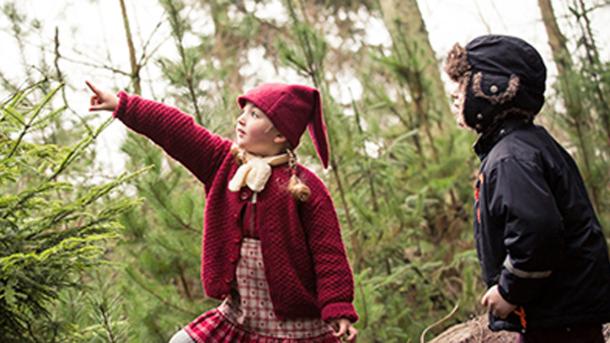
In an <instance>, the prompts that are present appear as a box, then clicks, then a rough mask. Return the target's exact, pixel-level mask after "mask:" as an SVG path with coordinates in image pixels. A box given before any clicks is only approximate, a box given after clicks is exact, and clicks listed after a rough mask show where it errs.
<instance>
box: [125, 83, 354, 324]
mask: <svg viewBox="0 0 610 343" xmlns="http://www.w3.org/2000/svg"><path fill="white" fill-rule="evenodd" d="M113 115H114V116H115V117H116V118H118V119H120V120H121V121H122V122H123V123H124V124H125V125H127V126H128V127H129V128H130V129H132V130H133V131H135V132H138V133H140V134H143V135H145V136H147V137H148V138H150V139H151V140H153V141H154V142H155V143H157V144H158V145H160V146H161V147H162V148H163V149H164V150H165V151H166V152H167V153H168V154H169V155H170V156H172V157H173V158H175V159H176V160H178V161H179V162H180V163H182V164H183V165H184V166H186V167H187V168H188V169H189V170H190V171H191V172H192V173H193V174H194V175H195V176H196V177H197V178H198V179H199V180H200V181H201V182H203V184H204V185H205V190H206V204H207V205H206V207H205V213H204V214H205V220H204V230H203V242H202V245H203V247H202V252H203V253H202V262H201V280H202V283H203V287H204V290H205V292H206V294H207V295H208V296H210V297H213V298H216V299H223V298H224V297H226V296H227V294H229V291H230V288H231V283H232V282H233V279H234V277H235V269H236V266H237V261H238V260H239V252H240V246H241V239H242V237H241V230H240V217H239V215H240V213H241V209H242V207H243V206H245V204H246V202H247V201H248V199H249V198H250V196H251V191H250V190H249V189H247V188H244V189H242V190H241V192H231V191H229V190H228V183H229V180H230V179H231V177H232V176H233V175H234V174H235V171H236V170H237V167H238V165H237V163H236V161H235V158H234V157H233V155H232V154H231V152H230V148H231V144H232V142H231V141H230V140H227V139H224V138H222V137H220V136H218V135H215V134H212V133H211V132H209V131H208V130H206V129H205V128H204V127H201V126H199V125H197V124H196V123H195V122H194V120H193V118H192V117H191V116H189V115H186V114H184V113H182V112H181V111H180V110H178V109H176V108H173V107H169V106H166V105H164V104H161V103H158V102H155V101H151V100H146V99H143V98H140V97H138V96H131V95H128V94H126V93H125V92H119V104H118V106H117V108H116V110H115V112H114V113H113ZM298 175H299V178H300V179H301V180H302V181H303V182H305V184H307V186H309V188H310V189H311V196H310V198H309V200H308V201H306V202H298V201H296V200H294V199H293V198H292V195H291V194H290V192H289V191H288V189H287V186H288V181H289V178H290V176H291V173H290V169H289V167H288V166H287V165H282V166H277V167H274V168H273V169H272V174H271V177H270V179H269V181H268V182H267V185H266V186H265V189H264V190H263V191H261V192H260V193H259V194H258V196H257V213H259V215H257V216H256V225H257V228H258V230H259V234H260V241H261V248H262V253H263V262H264V265H265V274H266V277H267V281H268V283H269V292H270V296H271V300H272V302H273V308H274V310H275V313H276V315H277V316H278V317H279V318H303V317H321V318H322V319H323V320H327V321H328V320H331V319H336V318H347V319H349V320H351V321H352V322H355V321H357V320H358V315H357V314H356V311H355V309H354V306H353V304H352V301H353V297H354V281H353V275H352V271H351V268H350V266H349V263H348V261H347V256H346V254H345V249H344V246H343V242H342V240H341V233H340V227H339V222H338V219H337V214H336V212H335V208H334V205H333V202H332V199H331V197H330V194H329V192H328V189H327V188H326V186H325V185H324V183H323V182H322V181H321V180H320V179H319V178H318V177H317V176H316V175H315V174H314V173H313V172H311V171H310V170H308V169H307V168H305V167H303V166H302V165H298Z"/></svg>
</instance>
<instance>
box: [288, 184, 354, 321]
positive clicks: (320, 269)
mask: <svg viewBox="0 0 610 343" xmlns="http://www.w3.org/2000/svg"><path fill="white" fill-rule="evenodd" d="M303 174H304V173H302V174H301V175H300V176H304V177H302V180H303V181H304V182H305V183H306V184H307V186H309V188H310V189H311V196H310V198H309V200H307V201H306V202H303V203H301V204H300V206H301V219H302V222H303V226H304V230H305V232H306V236H307V240H308V244H309V248H310V249H311V253H312V257H313V262H314V267H315V272H316V283H317V284H316V287H317V293H318V301H319V303H320V306H321V310H322V319H323V320H325V321H333V320H337V319H341V318H343V319H347V320H349V321H350V322H352V323H354V322H356V321H357V320H358V315H357V313H356V310H355V308H354V305H353V304H352V301H353V300H354V278H353V275H352V270H351V268H350V266H349V262H348V261H347V255H346V253H345V248H344V246H343V241H342V239H341V232H340V226H339V221H338V218H337V213H336V212H335V207H334V205H333V202H332V198H331V196H330V194H329V192H328V189H327V188H326V186H325V185H324V184H323V183H322V181H321V180H320V179H318V178H317V177H316V176H314V175H313V174H311V175H303ZM307 174H309V173H307ZM354 330H355V329H354Z"/></svg>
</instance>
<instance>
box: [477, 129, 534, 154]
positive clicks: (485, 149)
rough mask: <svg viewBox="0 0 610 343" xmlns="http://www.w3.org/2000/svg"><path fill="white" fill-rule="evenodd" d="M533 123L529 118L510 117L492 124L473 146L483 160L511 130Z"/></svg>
mask: <svg viewBox="0 0 610 343" xmlns="http://www.w3.org/2000/svg"><path fill="white" fill-rule="evenodd" d="M528 125H532V122H531V121H529V120H523V119H508V120H505V121H503V122H501V123H499V124H498V125H495V126H492V127H491V128H490V129H489V130H487V131H485V132H483V133H481V134H480V135H479V138H477V141H476V142H475V143H474V145H473V148H474V151H475V153H476V154H477V156H479V159H480V160H481V161H483V160H484V159H485V157H487V154H489V152H490V151H491V149H492V148H493V147H494V146H495V145H496V144H497V143H498V142H499V141H500V140H502V138H504V137H506V136H507V135H508V134H510V133H511V132H513V131H515V130H518V129H520V128H523V127H525V126H528Z"/></svg>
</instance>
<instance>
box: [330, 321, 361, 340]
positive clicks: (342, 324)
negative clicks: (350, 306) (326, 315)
mask: <svg viewBox="0 0 610 343" xmlns="http://www.w3.org/2000/svg"><path fill="white" fill-rule="evenodd" d="M330 326H331V327H332V328H333V330H335V332H334V333H333V335H334V336H335V337H339V338H341V337H343V336H345V335H346V334H347V341H348V342H356V335H358V330H356V328H355V327H353V326H352V323H351V322H350V321H349V320H347V319H345V318H340V319H333V320H332V321H331V322H330Z"/></svg>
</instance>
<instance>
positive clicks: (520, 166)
mask: <svg viewBox="0 0 610 343" xmlns="http://www.w3.org/2000/svg"><path fill="white" fill-rule="evenodd" d="M481 197H482V201H486V202H487V205H488V206H487V207H488V208H489V210H490V214H491V217H492V218H494V221H497V222H494V223H490V224H491V225H493V226H494V227H495V228H504V230H503V232H502V231H498V232H495V230H494V232H483V233H482V235H484V236H485V235H497V234H503V235H504V248H505V249H506V258H505V260H504V263H503V266H502V271H501V274H500V277H499V280H498V291H499V293H500V294H501V295H502V298H504V300H506V301H508V302H509V303H511V304H516V305H522V304H526V303H528V302H529V301H531V300H533V299H535V297H537V296H538V295H539V294H540V293H541V292H542V291H543V287H544V284H545V282H546V281H547V280H548V278H549V277H550V276H551V275H552V273H553V269H554V268H555V267H556V266H557V264H558V263H560V261H561V255H562V252H563V245H564V240H563V231H564V227H563V220H562V215H561V212H560V211H559V209H558V207H557V204H556V202H555V198H554V195H553V192H552V190H551V188H550V187H549V185H548V183H547V181H546V179H545V177H544V171H543V170H542V169H541V166H539V165H537V164H535V163H533V162H532V161H525V160H519V159H517V158H515V157H510V158H506V159H503V160H502V161H500V162H499V163H497V165H496V166H494V168H493V169H492V171H491V172H490V173H489V175H486V177H485V179H484V182H483V186H482V193H481ZM487 226H489V225H487Z"/></svg>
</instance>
